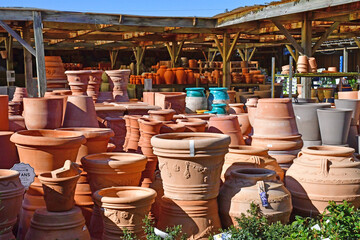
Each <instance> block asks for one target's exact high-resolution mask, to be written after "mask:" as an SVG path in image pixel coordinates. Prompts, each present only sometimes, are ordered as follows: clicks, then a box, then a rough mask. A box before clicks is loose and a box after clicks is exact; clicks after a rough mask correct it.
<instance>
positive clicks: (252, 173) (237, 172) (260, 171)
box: [230, 168, 276, 179]
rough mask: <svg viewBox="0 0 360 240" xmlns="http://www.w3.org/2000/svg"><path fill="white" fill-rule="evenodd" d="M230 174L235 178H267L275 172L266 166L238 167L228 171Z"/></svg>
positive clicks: (274, 174)
mask: <svg viewBox="0 0 360 240" xmlns="http://www.w3.org/2000/svg"><path fill="white" fill-rule="evenodd" d="M230 175H231V176H234V177H237V178H247V179H249V178H250V179H251V178H255V179H257V178H269V177H272V176H276V172H275V171H273V170H270V169H266V168H239V169H234V170H232V171H231V172H230Z"/></svg>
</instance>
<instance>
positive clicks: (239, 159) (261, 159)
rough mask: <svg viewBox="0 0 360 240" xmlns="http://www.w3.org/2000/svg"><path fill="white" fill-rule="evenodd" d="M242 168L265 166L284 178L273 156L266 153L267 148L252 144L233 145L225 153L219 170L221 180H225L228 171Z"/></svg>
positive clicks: (228, 174) (228, 173)
mask: <svg viewBox="0 0 360 240" xmlns="http://www.w3.org/2000/svg"><path fill="white" fill-rule="evenodd" d="M243 168H266V169H269V170H273V171H275V172H276V174H277V175H278V176H279V177H280V179H281V180H283V179H284V171H283V170H282V169H281V168H280V166H279V164H278V163H277V162H276V159H275V158H272V157H270V156H269V154H268V149H267V148H262V147H253V146H233V147H230V148H229V152H228V153H227V154H226V155H225V162H224V165H223V168H222V172H221V180H223V181H225V179H226V178H227V177H229V176H230V172H231V171H232V170H236V169H243Z"/></svg>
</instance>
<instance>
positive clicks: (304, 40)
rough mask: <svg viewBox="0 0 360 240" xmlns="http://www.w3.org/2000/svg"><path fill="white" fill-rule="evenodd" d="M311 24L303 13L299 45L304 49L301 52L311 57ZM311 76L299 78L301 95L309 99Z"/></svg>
mask: <svg viewBox="0 0 360 240" xmlns="http://www.w3.org/2000/svg"><path fill="white" fill-rule="evenodd" d="M311 32H312V25H311V20H310V18H309V17H308V14H307V13H305V14H304V20H303V24H302V28H301V47H302V48H303V49H304V52H303V54H304V55H306V56H308V57H311V56H312V43H311V37H312V33H311ZM311 81H312V80H311V78H309V77H304V78H301V85H302V93H301V97H303V98H306V99H309V98H311Z"/></svg>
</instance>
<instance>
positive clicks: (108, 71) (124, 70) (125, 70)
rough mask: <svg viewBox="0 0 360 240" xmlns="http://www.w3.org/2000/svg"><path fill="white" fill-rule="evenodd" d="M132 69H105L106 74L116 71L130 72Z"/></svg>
mask: <svg viewBox="0 0 360 240" xmlns="http://www.w3.org/2000/svg"><path fill="white" fill-rule="evenodd" d="M130 72H131V71H130V69H117V70H105V73H106V74H114V73H130Z"/></svg>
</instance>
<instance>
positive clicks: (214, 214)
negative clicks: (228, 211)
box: [157, 197, 221, 240]
mask: <svg viewBox="0 0 360 240" xmlns="http://www.w3.org/2000/svg"><path fill="white" fill-rule="evenodd" d="M161 204H162V205H161V215H160V218H159V221H158V224H157V227H158V228H159V229H161V230H165V229H166V228H167V227H174V226H178V225H180V226H182V228H181V231H182V232H183V233H186V235H187V237H188V239H198V240H200V239H201V240H206V239H209V236H210V235H211V234H214V233H217V232H218V231H219V229H220V228H221V222H220V218H219V213H218V204H217V199H216V198H212V199H208V200H197V201H193V200H192V201H186V200H185V201H184V200H183V201H182V200H174V199H170V198H167V197H162V200H161Z"/></svg>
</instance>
